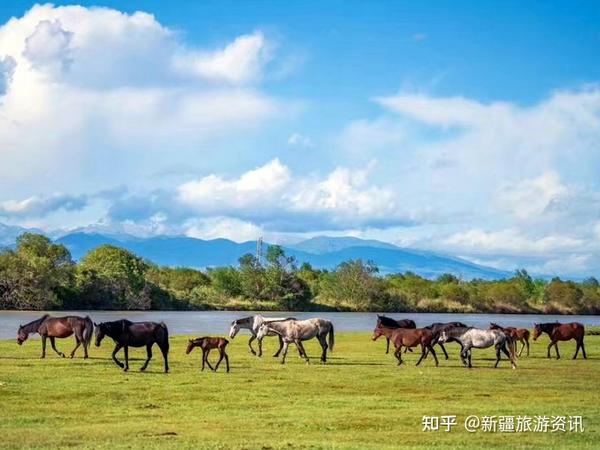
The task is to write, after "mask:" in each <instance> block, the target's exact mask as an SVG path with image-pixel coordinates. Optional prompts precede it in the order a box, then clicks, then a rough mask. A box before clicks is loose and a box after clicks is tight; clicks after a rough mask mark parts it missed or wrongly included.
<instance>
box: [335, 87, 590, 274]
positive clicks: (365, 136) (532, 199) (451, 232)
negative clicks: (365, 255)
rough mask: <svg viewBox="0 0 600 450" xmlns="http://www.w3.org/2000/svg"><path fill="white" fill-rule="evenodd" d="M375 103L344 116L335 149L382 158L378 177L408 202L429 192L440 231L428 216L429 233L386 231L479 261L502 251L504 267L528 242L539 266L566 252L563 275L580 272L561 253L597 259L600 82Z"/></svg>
mask: <svg viewBox="0 0 600 450" xmlns="http://www.w3.org/2000/svg"><path fill="white" fill-rule="evenodd" d="M375 102H376V103H377V104H378V105H380V106H381V107H382V114H381V115H380V116H379V117H376V118H374V119H369V120H365V119H363V120H359V121H354V122H352V123H351V124H349V125H348V126H347V127H346V128H345V129H344V130H343V132H342V133H341V138H340V141H339V143H338V144H339V146H338V148H339V149H340V152H341V154H343V155H344V156H345V157H346V158H352V159H354V160H356V161H361V160H364V158H365V155H368V157H369V158H378V159H380V160H385V161H386V164H385V165H383V166H382V168H381V170H380V171H379V176H380V177H382V178H385V179H387V180H388V181H387V186H388V187H389V188H390V189H392V190H393V191H395V192H402V193H403V196H402V199H403V206H404V207H405V208H407V210H409V211H415V210H416V209H417V208H419V206H420V205H421V204H423V201H424V200H425V201H426V202H427V204H428V205H429V206H430V207H431V209H432V210H434V211H436V213H437V214H438V216H440V220H439V226H438V227H437V228H436V229H434V230H432V229H431V227H429V225H431V223H432V222H431V220H430V219H429V218H426V219H425V223H426V224H427V226H426V231H422V230H421V228H423V226H419V227H414V228H412V229H408V230H405V231H397V230H396V231H395V233H396V234H393V233H391V232H390V233H388V235H389V236H390V237H391V238H392V240H398V241H399V240H409V241H411V242H413V243H414V245H415V246H425V247H427V248H431V249H434V250H446V251H452V252H455V253H458V254H461V255H463V256H467V257H468V256H469V255H470V256H471V257H473V258H477V259H479V260H483V259H488V260H494V258H495V260H499V259H498V258H497V256H498V254H502V255H503V257H502V261H504V262H505V263H506V264H507V265H508V266H506V267H503V268H509V269H510V268H514V267H516V266H517V265H519V264H520V263H525V262H529V261H527V260H526V259H525V255H526V254H527V252H530V253H532V254H535V255H537V256H536V258H538V260H537V261H536V267H538V268H542V267H543V266H544V262H543V261H542V260H541V258H546V259H547V261H550V260H552V261H554V262H553V263H552V264H553V266H552V267H553V268H554V269H556V267H558V265H560V261H561V260H562V261H563V262H564V264H563V271H564V272H565V273H572V272H570V271H572V270H579V269H575V268H574V267H575V266H573V267H570V266H569V263H568V261H580V262H582V261H587V263H588V267H589V270H590V271H592V270H594V269H593V268H594V267H595V268H600V257H598V256H595V257H588V256H589V254H590V252H591V254H592V255H594V254H597V253H598V252H599V249H598V246H597V245H596V244H595V242H596V241H595V240H594V235H593V232H592V231H591V230H593V224H595V223H596V222H597V221H598V219H599V215H600V203H599V199H600V191H599V190H598V184H597V182H598V177H597V167H599V166H600V153H599V152H598V151H597V149H598V148H599V147H600V87H599V86H596V85H589V86H583V87H582V88H580V89H576V90H564V91H556V92H553V93H551V94H550V95H549V96H548V97H547V98H545V99H543V100H541V101H539V102H538V103H534V104H531V105H527V106H522V105H518V104H516V103H513V102H505V101H496V102H491V103H484V102H481V101H478V100H475V99H471V98H467V97H462V96H454V97H436V96H432V95H427V94H414V93H401V94H398V95H392V96H387V97H378V98H376V99H375ZM382 124H384V125H383V126H382ZM354 136H357V138H354ZM354 143H356V144H354ZM353 144H354V145H353ZM357 149H359V150H357ZM594 168H596V169H594ZM465 228H466V230H465ZM578 256H581V258H578ZM580 266H581V265H578V266H577V267H580ZM548 267H550V265H549V266H548Z"/></svg>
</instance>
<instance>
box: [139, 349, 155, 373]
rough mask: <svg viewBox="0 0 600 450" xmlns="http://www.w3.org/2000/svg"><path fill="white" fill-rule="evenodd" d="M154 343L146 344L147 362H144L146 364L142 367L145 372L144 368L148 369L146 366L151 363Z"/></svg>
mask: <svg viewBox="0 0 600 450" xmlns="http://www.w3.org/2000/svg"><path fill="white" fill-rule="evenodd" d="M153 345H154V344H153V343H152V344H148V345H146V362H145V363H144V365H143V366H142V367H141V368H140V370H141V371H142V372H143V371H144V370H146V367H148V363H150V359H152V346H153Z"/></svg>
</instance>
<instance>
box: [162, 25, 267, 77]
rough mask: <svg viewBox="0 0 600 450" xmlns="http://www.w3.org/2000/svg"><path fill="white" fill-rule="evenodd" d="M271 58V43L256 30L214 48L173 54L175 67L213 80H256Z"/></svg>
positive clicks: (186, 72)
mask: <svg viewBox="0 0 600 450" xmlns="http://www.w3.org/2000/svg"><path fill="white" fill-rule="evenodd" d="M272 58H273V49H272V45H270V44H269V42H268V41H267V39H266V38H265V36H264V34H263V33H262V32H260V31H256V32H254V33H252V34H247V35H243V36H239V37H238V38H236V39H235V40H234V41H233V42H232V43H230V44H228V45H227V46H226V47H225V48H223V49H219V50H216V51H213V52H191V53H190V52H186V53H184V54H182V55H178V56H177V57H175V58H174V61H173V64H174V67H175V69H176V70H179V71H181V72H182V73H184V74H191V75H195V76H198V77H200V78H205V79H208V80H213V81H226V82H229V83H233V84H243V83H248V82H252V81H258V80H260V78H261V77H262V73H263V70H264V68H265V66H266V65H267V64H268V63H269V62H270V61H271V60H272Z"/></svg>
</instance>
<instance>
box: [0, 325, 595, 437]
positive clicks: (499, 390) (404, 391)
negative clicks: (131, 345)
mask: <svg viewBox="0 0 600 450" xmlns="http://www.w3.org/2000/svg"><path fill="white" fill-rule="evenodd" d="M58 342H59V344H58V347H59V349H61V350H69V351H70V349H71V346H72V344H73V342H72V340H71V339H68V340H61V341H58ZM246 342H247V336H238V337H237V338H236V339H234V340H233V341H232V342H231V344H230V348H229V354H230V359H231V363H232V368H231V372H230V373H229V374H226V373H225V372H224V371H223V372H221V371H219V372H217V373H212V372H210V371H205V372H203V373H201V372H200V370H199V369H200V353H196V351H194V353H192V354H191V355H188V356H186V355H185V343H186V340H185V337H182V336H177V337H174V338H172V340H171V369H172V373H170V374H168V375H165V374H163V373H162V371H161V369H162V360H161V357H160V353H159V352H158V349H156V351H155V358H154V359H153V361H152V362H151V363H150V366H149V370H148V372H147V373H140V372H139V371H138V369H139V367H140V366H141V364H142V362H143V357H144V356H145V351H144V350H142V349H135V350H132V351H131V352H130V356H131V357H132V358H133V360H132V361H131V364H130V365H131V371H130V372H129V373H124V372H123V371H121V370H120V369H119V368H118V367H117V366H116V365H115V364H114V363H113V362H112V361H111V360H110V359H109V355H110V350H112V343H111V342H110V341H105V342H104V343H103V346H102V347H101V348H100V349H98V348H95V347H94V348H93V349H92V351H91V358H90V359H88V360H83V359H80V358H77V359H74V360H69V359H60V358H58V357H57V356H56V355H55V354H53V353H52V351H51V350H50V352H49V353H48V357H47V358H46V360H40V359H38V358H39V354H40V342H39V341H37V340H31V341H28V342H26V343H25V345H24V346H23V347H19V346H17V345H16V343H15V342H14V341H0V447H2V448H38V447H39V448H41V447H50V448H57V447H62V448H64V447H75V448H159V447H160V448H223V449H231V448H240V449H242V448H244V449H255V448H259V449H260V448H264V449H279V448H283V449H296V448H352V449H385V448H390V449H391V448H397V447H399V446H405V447H409V448H411V447H413V448H436V447H440V446H441V447H446V448H484V447H487V448H542V447H547V448H566V447H571V448H589V449H592V448H594V449H595V448H598V439H599V437H600V436H599V431H600V405H599V404H598V388H599V387H600V386H599V381H600V359H599V358H600V336H587V337H586V344H587V345H586V346H587V349H588V360H587V361H584V360H581V359H579V360H576V361H572V360H571V359H570V357H571V356H572V354H573V351H574V344H573V342H570V343H562V344H560V350H561V355H562V356H563V359H561V360H559V361H556V360H554V359H553V360H547V359H546V358H545V357H544V356H545V349H546V345H547V338H542V341H541V342H540V341H538V342H537V343H533V345H532V356H531V357H529V358H521V359H520V360H519V361H518V369H517V370H511V369H510V365H509V364H508V363H507V362H506V361H502V362H501V364H500V367H499V368H498V369H495V370H494V369H493V368H492V366H493V362H494V361H493V359H492V357H493V353H492V352H491V351H477V350H475V351H474V360H473V363H474V365H475V368H474V369H472V370H468V369H465V368H463V367H462V366H461V365H460V363H459V361H458V359H457V352H456V346H455V345H453V344H450V345H449V346H448V347H449V348H451V349H452V352H451V355H450V356H451V359H450V360H448V361H444V360H443V359H442V360H440V367H439V368H435V367H434V365H433V360H432V359H430V358H428V359H427V360H425V362H424V364H423V365H422V366H420V367H415V366H414V363H415V362H416V359H417V353H414V354H407V355H405V357H406V360H407V362H408V364H406V365H404V366H402V367H397V366H396V365H395V362H394V359H393V356H391V355H385V353H384V343H383V342H376V343H374V342H371V340H370V334H368V333H339V334H338V335H337V336H336V348H335V352H334V353H333V355H332V357H331V360H330V363H328V364H327V365H321V364H319V363H318V360H317V359H316V358H313V360H312V362H311V364H309V365H307V364H305V363H304V362H302V361H301V360H300V359H299V358H298V356H297V353H296V352H295V350H294V351H292V349H291V348H290V353H289V355H288V363H287V364H286V365H285V366H282V365H281V364H279V363H278V361H277V360H275V359H274V358H272V357H271V356H270V354H271V353H272V352H273V351H274V346H275V341H274V340H273V339H268V340H266V341H265V343H266V345H265V347H266V351H267V355H265V356H264V357H263V358H262V359H259V358H257V357H254V356H252V355H250V354H249V353H248V352H247V349H246ZM306 348H307V351H308V353H309V355H312V356H315V357H316V356H317V355H318V351H317V346H316V342H314V341H311V342H310V343H308V344H307V345H306ZM211 356H212V357H213V358H214V357H215V356H216V355H211ZM451 414H452V415H457V416H458V426H456V427H455V428H454V429H453V430H452V432H450V433H444V432H442V431H438V432H422V431H421V428H422V427H421V419H422V416H423V415H451ZM470 414H476V415H480V416H482V415H490V416H491V415H513V416H517V415H530V416H535V415H547V416H552V415H555V416H556V415H564V416H569V415H582V416H583V417H584V425H585V432H583V433H577V434H575V433H568V432H567V433H563V434H556V433H554V434H550V433H533V432H528V433H518V434H506V433H483V432H478V433H473V434H471V433H467V432H466V431H464V428H463V426H462V422H463V421H464V418H465V417H466V416H468V415H470Z"/></svg>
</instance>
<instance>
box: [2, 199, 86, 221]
mask: <svg viewBox="0 0 600 450" xmlns="http://www.w3.org/2000/svg"><path fill="white" fill-rule="evenodd" d="M87 202H88V199H87V197H86V196H84V195H81V196H75V195H68V194H54V195H51V196H48V197H39V196H33V197H29V198H26V199H24V200H6V201H4V202H0V216H6V217H43V216H45V215H47V214H49V213H52V212H54V211H56V210H59V209H63V210H65V211H78V210H81V209H83V208H84V207H85V206H86V205H87Z"/></svg>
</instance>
